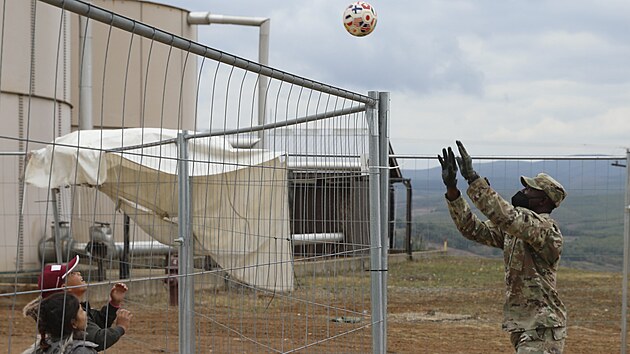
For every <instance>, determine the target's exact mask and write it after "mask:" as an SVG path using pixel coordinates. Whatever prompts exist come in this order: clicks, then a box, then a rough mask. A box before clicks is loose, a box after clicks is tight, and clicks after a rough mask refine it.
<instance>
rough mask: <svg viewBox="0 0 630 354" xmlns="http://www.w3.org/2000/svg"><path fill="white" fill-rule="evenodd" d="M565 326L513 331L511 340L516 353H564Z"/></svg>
mask: <svg viewBox="0 0 630 354" xmlns="http://www.w3.org/2000/svg"><path fill="white" fill-rule="evenodd" d="M566 336H567V331H566V328H565V327H560V328H540V329H533V330H530V331H524V332H513V333H512V334H511V336H510V341H511V342H512V345H513V346H514V349H515V350H516V354H562V350H563V349H564V339H565V338H566Z"/></svg>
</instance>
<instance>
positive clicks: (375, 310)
mask: <svg viewBox="0 0 630 354" xmlns="http://www.w3.org/2000/svg"><path fill="white" fill-rule="evenodd" d="M368 96H369V97H372V98H377V97H378V92H376V91H370V92H369V93H368ZM377 111H378V107H377V106H376V105H373V106H372V105H369V106H368V107H367V110H366V118H367V123H368V128H369V135H370V139H369V145H370V157H369V176H370V179H369V194H370V271H371V273H370V274H371V295H372V296H371V303H372V352H373V353H375V354H379V353H385V339H384V330H385V329H384V322H383V317H384V313H383V302H382V299H383V278H382V277H381V272H382V270H383V267H382V258H381V249H382V238H381V210H380V208H381V201H380V188H381V186H380V171H379V166H380V164H379V159H380V156H379V138H378V133H379V131H378V128H379V124H378V112H377Z"/></svg>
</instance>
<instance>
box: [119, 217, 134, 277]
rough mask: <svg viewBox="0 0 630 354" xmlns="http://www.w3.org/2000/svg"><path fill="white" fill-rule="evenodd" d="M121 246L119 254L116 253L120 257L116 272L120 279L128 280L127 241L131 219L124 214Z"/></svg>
mask: <svg viewBox="0 0 630 354" xmlns="http://www.w3.org/2000/svg"><path fill="white" fill-rule="evenodd" d="M123 222H124V224H123V244H122V250H121V252H116V254H119V255H120V269H119V271H118V273H119V276H120V279H129V241H130V240H129V239H130V237H129V236H130V235H129V232H130V226H131V218H130V217H129V215H127V214H126V213H125V214H124V216H123Z"/></svg>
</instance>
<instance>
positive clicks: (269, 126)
mask: <svg viewBox="0 0 630 354" xmlns="http://www.w3.org/2000/svg"><path fill="white" fill-rule="evenodd" d="M364 111H365V106H364V105H359V106H356V107H350V108H344V109H340V110H337V111H332V112H326V113H318V114H313V115H310V116H305V117H301V118H297V119H292V120H288V121H285V122H274V123H267V124H263V125H258V126H254V127H249V128H247V127H246V128H236V129H228V130H222V131H208V132H202V133H197V134H189V135H188V137H189V138H206V137H212V136H223V135H233V134H239V133H252V132H255V131H260V130H266V129H274V128H285V127H288V126H291V125H297V124H302V123H308V122H313V121H316V120H320V119H326V118H333V117H338V116H342V115H347V114H354V113H359V112H364ZM176 141H177V139H165V140H161V141H157V142H153V143H147V144H139V145H133V146H125V147H121V148H115V149H109V150H106V151H111V152H118V151H126V150H135V149H139V148H143V147H151V146H159V145H164V144H172V143H175V142H176ZM58 146H64V145H58ZM86 149H87V148H86Z"/></svg>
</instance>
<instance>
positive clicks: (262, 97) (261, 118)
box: [257, 20, 271, 149]
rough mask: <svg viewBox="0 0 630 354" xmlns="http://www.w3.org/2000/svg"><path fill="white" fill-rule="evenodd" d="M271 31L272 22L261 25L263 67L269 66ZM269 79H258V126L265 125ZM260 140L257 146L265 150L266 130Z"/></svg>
mask: <svg viewBox="0 0 630 354" xmlns="http://www.w3.org/2000/svg"><path fill="white" fill-rule="evenodd" d="M270 29H271V21H269V20H266V21H263V22H262V23H261V24H260V28H259V34H258V62H259V63H260V64H262V65H265V66H269V31H270ZM268 85H269V79H268V78H267V77H266V76H264V75H259V77H258V125H265V122H266V121H267V120H266V118H265V109H266V107H267V86H268ZM258 137H259V138H260V140H259V141H258V143H257V146H258V147H259V148H261V149H264V148H265V130H261V131H259V132H258Z"/></svg>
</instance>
